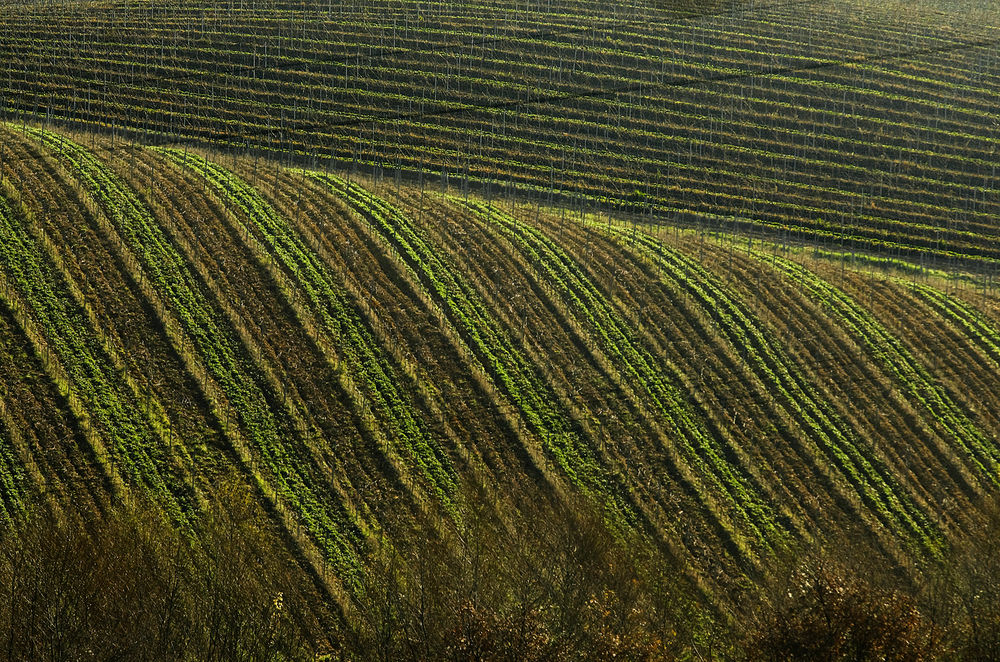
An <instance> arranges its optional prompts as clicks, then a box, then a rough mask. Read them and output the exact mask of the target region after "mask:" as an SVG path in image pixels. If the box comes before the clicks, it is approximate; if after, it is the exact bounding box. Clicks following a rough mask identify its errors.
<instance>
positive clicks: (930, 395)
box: [756, 253, 998, 482]
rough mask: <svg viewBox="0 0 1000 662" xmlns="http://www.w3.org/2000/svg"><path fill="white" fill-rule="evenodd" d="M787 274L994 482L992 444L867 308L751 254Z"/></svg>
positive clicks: (784, 264)
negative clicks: (833, 318) (824, 307)
mask: <svg viewBox="0 0 1000 662" xmlns="http://www.w3.org/2000/svg"><path fill="white" fill-rule="evenodd" d="M756 257H757V258H758V259H760V260H762V261H765V262H770V263H771V264H772V266H773V267H774V268H775V269H777V270H779V271H780V272H781V273H782V274H784V275H785V276H786V277H787V278H789V279H792V280H793V281H795V282H797V283H798V284H799V286H800V287H802V288H803V289H804V290H805V291H806V292H808V293H809V294H810V296H812V297H814V298H815V299H817V300H818V301H819V302H821V303H822V305H824V306H826V307H828V308H829V309H830V311H831V313H832V314H833V315H834V316H836V317H837V318H839V319H840V320H842V323H843V324H844V326H845V327H847V329H849V330H850V332H851V335H852V336H853V337H854V339H855V341H856V342H858V343H859V345H861V346H863V347H865V348H866V349H867V350H868V352H869V355H870V356H871V358H872V360H873V361H876V362H878V363H879V364H881V365H882V367H883V369H885V370H886V371H887V372H888V373H889V374H891V375H893V377H894V379H895V380H896V381H897V383H898V385H899V387H900V388H903V389H905V390H906V392H907V393H908V394H909V396H910V398H912V399H913V401H914V402H915V403H919V406H921V407H922V408H924V409H925V410H926V411H927V413H928V414H929V415H930V417H931V419H932V420H933V421H934V423H935V424H936V425H937V426H939V427H940V428H941V429H942V430H943V432H944V434H945V435H946V437H947V438H948V439H949V440H950V441H951V443H953V444H957V446H958V447H959V448H960V449H961V450H962V452H963V453H964V455H965V459H966V461H967V462H969V463H970V466H972V467H973V468H974V471H975V473H977V474H978V475H979V478H980V479H981V480H985V481H988V482H995V481H996V480H997V478H996V466H997V454H998V450H997V448H996V446H995V444H993V443H992V442H991V441H990V440H989V439H987V438H986V437H985V435H984V434H983V432H982V431H981V430H980V429H979V428H978V427H977V426H976V424H975V422H974V421H973V420H972V419H970V417H969V415H968V413H967V412H965V411H963V410H962V409H961V408H960V407H958V406H957V405H956V404H955V403H954V401H953V399H952V397H951V396H950V394H949V393H948V391H947V389H945V388H943V387H941V386H940V385H938V384H937V383H936V382H935V380H934V379H933V377H932V376H931V375H930V374H929V372H928V371H927V369H926V367H925V366H924V365H923V363H922V362H921V361H920V360H918V359H917V358H916V357H914V356H913V355H912V354H911V353H910V352H908V351H907V350H906V349H905V348H903V347H901V346H900V344H899V341H898V339H896V338H894V337H893V336H892V335H891V334H890V333H889V332H888V331H887V330H886V329H885V327H884V326H883V325H882V324H880V323H879V322H878V320H876V319H875V318H874V317H873V316H872V314H871V313H870V312H869V311H868V310H866V309H864V308H863V307H861V306H860V305H859V304H858V303H857V302H856V301H855V300H853V299H852V298H851V297H849V296H848V295H847V294H845V293H844V292H843V290H841V289H839V288H837V287H835V286H833V285H831V284H830V283H829V282H827V281H824V280H822V279H821V278H819V277H818V276H817V275H816V274H814V273H813V272H810V271H808V270H807V269H805V268H804V267H802V266H801V265H800V264H798V263H796V262H794V261H792V260H788V259H786V258H783V257H780V258H779V257H777V255H770V256H769V255H766V254H760V253H758V254H756Z"/></svg>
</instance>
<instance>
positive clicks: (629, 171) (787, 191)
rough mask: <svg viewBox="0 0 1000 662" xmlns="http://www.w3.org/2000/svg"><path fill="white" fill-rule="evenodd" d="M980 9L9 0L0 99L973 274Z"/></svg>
mask: <svg viewBox="0 0 1000 662" xmlns="http://www.w3.org/2000/svg"><path fill="white" fill-rule="evenodd" d="M960 17H961V18H960ZM975 19H976V16H975V14H973V13H971V12H955V13H954V15H949V14H945V13H943V12H940V11H935V10H934V9H933V8H932V7H927V6H922V5H919V4H916V5H913V4H903V3H900V4H894V3H888V4H886V5H884V6H881V5H880V6H871V5H869V4H867V3H861V2H852V1H851V0H817V1H808V0H801V1H793V2H774V3H763V2H758V1H757V0H755V1H754V2H751V3H748V4H726V3H716V4H707V5H706V4H697V8H696V9H692V8H691V7H688V6H686V5H676V6H671V5H670V3H669V2H667V3H651V2H640V1H638V0H630V1H629V2H622V3H612V4H611V5H610V6H609V7H605V6H604V5H603V4H599V3H592V2H590V0H547V1H545V2H531V1H529V2H525V3H521V2H512V1H506V0H505V1H503V2H499V3H480V2H469V3H461V4H459V3H447V2H444V3H427V2H422V1H420V0H376V1H372V0H352V1H350V2H337V3H332V2H323V1H322V0H311V1H308V2H295V3H277V2H263V1H261V0H246V1H242V2H239V3H236V2H231V3H228V4H226V3H222V4H219V3H214V4H213V3H210V4H201V3H197V2H188V1H187V0H184V1H180V0H177V1H176V2H149V3H114V2H109V3H90V2H86V3H71V2H67V3H59V4H56V5H54V6H50V5H48V4H45V5H35V4H27V5H26V6H22V7H18V6H16V5H14V6H13V7H12V8H11V9H10V10H9V11H5V12H4V16H3V18H2V20H0V62H2V63H3V65H0V115H3V116H4V117H6V118H7V119H8V120H11V121H20V120H23V119H25V118H26V119H27V120H28V121H31V120H36V121H45V122H61V123H68V124H71V125H73V126H76V127H78V128H88V129H94V130H99V131H102V132H105V133H109V134H112V135H115V136H129V137H132V138H136V139H139V140H140V141H141V142H143V143H144V144H152V143H157V144H172V143H178V142H184V143H188V142H193V143H196V144H202V145H214V146H217V147H218V146H225V147H226V148H227V149H229V150H235V151H238V152H244V153H253V154H255V155H257V156H260V157H266V156H271V157H274V158H280V159H284V160H286V161H287V160H291V161H293V162H295V163H297V164H299V165H306V166H308V167H312V168H314V169H323V170H325V169H327V168H334V169H336V170H338V171H344V170H347V171H350V172H354V173H365V174H367V175H373V176H376V177H379V176H381V175H383V174H386V173H389V174H393V175H396V176H404V177H406V178H408V179H413V178H415V177H419V176H422V175H427V176H428V177H435V178H440V179H441V180H442V182H451V183H452V184H457V185H458V186H461V187H463V188H473V189H476V190H479V191H480V192H481V191H483V190H485V189H487V188H490V187H493V188H497V187H499V188H503V189H507V190H510V191H511V194H513V195H521V196H523V195H525V194H531V195H536V196H542V197H544V198H545V199H547V200H548V201H549V202H550V203H553V202H556V201H558V202H559V203H560V204H562V205H563V206H567V207H570V208H573V209H591V210H599V211H602V212H604V211H611V212H617V213H630V214H635V215H640V216H648V217H649V218H650V219H654V220H655V221H656V222H669V223H674V224H678V223H680V224H684V225H687V226H692V225H709V226H713V227H716V228H720V227H724V226H727V225H728V226H733V227H739V228H743V229H745V230H748V231H754V232H757V233H765V234H768V235H770V236H773V237H779V238H782V239H784V238H792V239H796V240H798V239H802V240H815V241H820V242H824V243H833V244H836V245H837V246H838V247H839V248H841V249H843V250H848V251H850V250H858V251H864V252H876V253H880V254H882V255H884V256H886V257H889V256H893V257H900V256H903V257H908V258H910V259H912V260H914V261H916V262H917V263H919V264H921V265H922V266H925V267H928V268H948V267H950V266H952V265H954V264H955V263H956V262H963V263H965V264H966V266H975V267H976V268H977V269H978V270H979V271H980V272H984V273H988V274H989V275H990V276H991V277H992V276H993V275H994V270H995V261H996V259H997V258H1000V252H998V251H997V248H996V245H995V239H996V230H995V224H994V222H993V219H994V218H995V216H996V214H997V212H998V209H1000V196H998V194H997V169H996V168H997V167H996V159H995V151H996V147H997V141H998V140H1000V136H998V135H997V122H996V114H995V103H994V100H995V96H996V94H997V92H998V87H997V86H998V82H997V62H998V60H997V44H998V39H1000V37H998V32H997V29H996V28H995V27H993V25H994V24H995V23H996V21H995V20H994V19H995V17H993V16H991V15H989V14H987V15H986V16H985V17H984V20H982V21H976V20H975ZM973 21H975V22H974V23H973Z"/></svg>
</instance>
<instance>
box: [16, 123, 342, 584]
mask: <svg viewBox="0 0 1000 662" xmlns="http://www.w3.org/2000/svg"><path fill="white" fill-rule="evenodd" d="M29 133H30V135H32V136H33V137H35V138H36V139H37V140H38V141H40V142H41V143H43V144H45V145H46V146H47V147H49V148H50V149H51V150H53V151H54V152H56V153H58V154H59V156H60V157H61V158H62V159H64V160H65V161H66V162H67V164H68V166H69V167H70V168H71V169H72V171H73V172H74V174H75V175H76V177H78V178H79V180H80V181H81V183H82V185H83V186H84V188H85V189H86V190H87V191H88V192H89V193H90V194H91V195H92V196H93V197H94V198H95V200H96V201H97V203H98V204H99V205H100V207H101V208H102V209H103V211H104V213H105V214H106V215H107V217H108V218H109V219H110V220H111V222H112V223H113V225H114V228H115V230H116V231H117V233H118V235H119V236H120V237H121V240H122V242H123V250H128V251H131V252H132V254H134V255H135V256H136V257H137V259H138V261H139V264H140V265H141V269H142V270H143V273H144V274H145V276H146V277H147V278H148V280H149V281H150V282H151V284H152V286H153V287H154V289H155V291H156V292H158V294H159V295H160V296H161V297H162V298H163V300H164V301H165V302H166V304H167V306H168V307H169V308H170V309H171V311H172V312H173V313H174V314H175V315H176V317H177V318H179V320H180V323H181V324H182V326H183V328H184V331H185V332H186V334H187V337H188V338H189V339H190V342H191V343H192V345H193V348H194V350H195V352H196V353H197V355H198V356H199V357H200V358H201V360H202V361H203V366H204V367H203V369H204V370H205V372H206V374H207V375H210V376H211V378H212V379H213V380H215V382H216V383H217V384H218V385H219V386H220V387H221V390H222V392H223V393H224V395H225V397H226V399H227V400H228V403H229V405H230V406H231V407H232V409H233V410H235V412H236V414H237V416H238V418H239V422H240V424H241V427H242V429H243V430H244V431H245V433H246V435H247V436H248V437H249V438H250V439H251V440H252V442H253V445H254V450H255V452H256V456H257V457H259V459H260V461H261V462H262V464H263V465H264V466H265V467H266V468H267V476H266V479H265V480H269V481H271V483H272V484H273V486H274V489H275V490H276V492H277V493H278V494H279V495H280V497H281V499H283V500H284V501H285V502H287V503H289V504H291V505H292V507H293V508H294V509H295V511H296V512H297V513H299V516H300V517H301V518H302V520H303V521H304V524H305V527H306V529H307V530H308V531H310V533H311V534H312V535H313V537H314V538H315V539H316V541H317V542H318V544H319V545H320V547H321V548H322V549H323V550H324V552H325V554H326V555H327V556H328V557H329V559H330V560H331V561H332V562H333V563H334V564H335V565H336V566H337V567H338V568H339V570H340V573H341V576H342V578H344V579H346V580H348V581H349V580H350V578H351V576H352V574H353V572H354V568H356V566H355V563H356V561H354V560H353V559H354V558H355V554H356V550H355V545H356V540H355V534H354V533H353V531H352V527H353V524H352V523H351V518H350V516H349V515H348V514H347V513H346V512H344V511H343V506H342V505H341V506H340V507H339V508H338V506H337V504H330V503H328V502H327V501H326V500H325V499H324V494H323V492H324V491H323V488H322V486H320V485H316V484H314V483H313V480H312V477H311V475H310V472H309V470H308V467H306V466H303V465H304V464H305V463H304V462H303V459H302V458H298V457H291V456H290V455H289V454H288V447H289V444H288V443H287V442H286V441H284V439H283V436H284V435H285V434H287V433H288V430H287V428H285V427H284V426H283V421H282V414H281V412H280V409H279V410H278V411H276V409H277V407H273V406H272V403H271V402H269V399H270V398H269V393H267V390H266V387H264V386H262V384H261V380H260V377H259V375H258V374H257V371H256V370H255V369H254V368H253V367H252V365H251V362H250V360H249V357H247V356H246V352H245V349H244V348H243V347H242V346H241V345H240V343H239V341H238V336H237V334H236V333H235V331H234V330H233V329H231V328H228V326H227V325H226V324H225V322H224V319H223V318H222V315H221V314H220V312H219V311H218V310H217V308H216V307H215V306H214V305H213V303H212V301H211V300H210V298H209V297H208V296H207V295H206V293H205V292H204V290H203V287H202V286H201V284H200V283H199V281H198V279H197V277H196V275H195V274H194V273H193V272H192V271H191V267H190V265H189V264H188V263H187V261H186V260H185V258H184V257H183V256H182V255H181V254H180V253H179V252H178V250H177V248H176V247H175V246H174V244H173V243H172V242H171V241H170V240H169V238H168V237H167V236H166V234H165V233H164V230H163V228H162V227H161V226H160V225H159V223H158V222H157V220H156V219H155V218H154V217H153V215H152V213H151V212H150V210H149V209H148V207H147V206H146V205H145V204H144V203H143V202H142V201H140V200H139V199H138V198H137V197H136V195H135V193H134V192H133V191H132V190H131V189H130V188H129V187H127V186H126V185H124V184H123V183H122V182H121V181H120V180H119V178H118V177H117V175H116V174H115V173H114V172H113V171H111V170H110V168H108V167H107V165H106V164H104V163H102V162H101V161H100V160H99V159H97V158H96V157H94V156H93V155H92V154H91V153H90V152H88V151H87V150H86V149H85V148H83V147H82V146H80V145H78V144H76V143H74V142H72V141H70V140H68V139H67V138H65V137H63V136H60V135H57V134H53V133H51V132H48V131H44V130H37V129H33V130H31V131H29ZM220 404H221V403H220ZM219 415H220V417H221V416H223V413H222V412H221V411H220V412H219ZM230 439H234V437H233V436H232V435H231V436H230ZM234 450H236V451H237V452H239V449H238V448H237V449H234ZM242 459H243V461H244V462H245V463H246V464H250V458H246V457H244V458H242ZM249 468H250V467H248V469H249ZM254 471H256V467H254Z"/></svg>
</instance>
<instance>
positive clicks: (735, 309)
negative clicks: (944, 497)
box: [614, 228, 941, 552]
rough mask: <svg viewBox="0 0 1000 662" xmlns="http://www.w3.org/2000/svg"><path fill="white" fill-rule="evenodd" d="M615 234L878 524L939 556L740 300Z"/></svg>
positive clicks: (648, 243)
mask: <svg viewBox="0 0 1000 662" xmlns="http://www.w3.org/2000/svg"><path fill="white" fill-rule="evenodd" d="M614 231H615V232H616V234H617V235H618V237H619V238H620V239H621V240H623V241H625V242H627V243H630V244H633V245H635V246H637V249H638V250H640V251H642V252H643V253H645V254H646V255H647V256H649V257H652V258H653V259H654V261H655V263H656V264H657V265H658V266H659V267H660V268H661V272H662V273H663V274H664V276H665V277H666V278H667V279H669V280H670V281H671V282H672V283H674V284H675V286H676V287H678V288H679V289H680V290H681V291H684V292H687V293H688V294H689V295H690V296H691V297H692V298H693V299H694V300H695V301H696V302H697V303H698V304H699V305H700V306H702V308H703V309H704V310H705V311H706V313H707V314H708V315H709V317H710V318H711V319H714V320H715V321H716V323H717V328H718V330H719V331H720V332H721V333H722V335H723V336H724V337H725V338H726V340H727V341H728V342H730V343H731V344H732V345H733V347H735V348H736V349H737V350H738V352H739V353H740V354H741V355H742V356H743V357H744V360H745V362H746V364H747V366H748V367H749V368H750V370H751V371H752V372H753V373H754V374H755V375H756V376H757V377H758V378H759V379H760V380H761V382H762V383H763V384H764V385H765V386H766V387H767V388H768V389H769V391H770V392H771V393H772V394H773V395H774V397H775V400H776V401H777V402H778V403H780V406H781V407H782V408H784V409H785V410H786V411H788V412H789V413H791V414H792V416H793V417H794V419H795V420H797V421H798V423H799V424H800V426H801V428H802V430H803V431H804V432H805V433H806V434H807V435H808V436H809V437H810V438H811V439H812V440H813V441H814V442H815V443H816V445H817V447H818V448H819V449H820V451H821V452H822V453H823V455H824V457H825V458H826V460H827V461H828V462H829V463H831V464H832V465H833V466H835V467H836V468H837V470H838V471H839V472H840V473H841V474H842V476H843V477H844V479H845V480H846V481H847V482H848V483H849V484H850V485H851V486H852V488H853V489H854V490H855V491H856V492H857V494H858V496H859V497H860V498H861V499H862V500H863V502H864V503H865V504H866V505H868V507H869V508H871V509H872V510H873V511H874V512H875V513H876V515H877V516H878V517H879V519H880V520H882V521H883V522H884V523H885V524H887V525H888V526H889V527H890V528H891V529H892V530H893V531H894V532H895V533H897V534H898V535H902V536H904V537H906V538H908V539H911V540H914V541H916V542H917V543H918V544H919V545H920V546H921V547H923V548H924V549H925V550H928V551H931V552H936V551H937V550H939V548H940V544H941V539H940V536H939V533H938V532H937V531H936V530H935V528H934V527H933V525H932V523H931V522H929V521H928V519H927V517H926V515H925V513H923V512H922V511H920V509H919V508H918V507H917V506H916V505H915V504H914V503H913V501H912V500H911V499H910V497H909V496H908V495H907V494H906V493H905V491H904V489H903V487H902V486H901V485H900V484H899V482H898V481H897V480H896V479H895V478H894V476H893V472H892V471H891V469H890V468H889V467H887V466H885V464H884V462H882V461H881V460H880V459H879V458H878V457H877V456H876V455H875V454H874V453H873V452H872V449H870V448H868V447H867V444H865V443H864V441H863V440H862V439H860V438H858V436H857V434H856V433H855V432H854V431H853V430H851V428H850V426H849V425H848V424H847V423H845V422H844V421H843V420H842V419H841V418H840V416H839V415H838V414H837V412H836V410H834V408H833V407H832V406H831V405H830V403H828V402H826V401H825V400H823V399H822V398H821V396H820V395H819V394H818V393H816V392H815V389H814V387H813V386H812V385H811V384H810V383H809V381H808V379H807V378H806V377H805V376H804V375H803V374H801V372H799V371H798V370H796V369H795V364H794V361H793V360H792V359H791V358H790V357H789V356H788V354H787V352H786V351H785V349H784V348H783V346H782V344H781V343H780V342H779V340H778V339H777V338H776V337H774V336H773V335H772V334H771V333H768V331H767V329H766V328H765V327H764V326H763V325H762V324H761V322H760V320H758V319H756V316H755V314H754V313H753V311H752V310H750V308H749V307H748V306H747V305H746V304H745V303H744V302H742V301H741V300H740V298H739V297H736V296H733V295H731V293H730V292H728V291H727V289H726V288H725V286H724V285H723V284H722V283H721V282H720V281H719V279H718V277H717V276H715V275H714V274H712V273H711V272H709V271H708V270H707V269H705V268H704V267H703V266H702V265H701V264H700V263H699V262H698V261H696V260H694V259H692V258H690V257H688V256H686V255H684V254H683V253H681V252H679V251H676V250H672V249H670V248H668V247H666V246H664V245H663V243H662V242H660V241H657V240H656V239H655V238H653V237H651V236H649V235H648V234H646V233H637V232H631V231H627V230H625V229H623V228H616V229H615V230H614Z"/></svg>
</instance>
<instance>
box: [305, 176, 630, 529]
mask: <svg viewBox="0 0 1000 662" xmlns="http://www.w3.org/2000/svg"><path fill="white" fill-rule="evenodd" d="M307 175H308V176H310V177H312V178H314V179H316V180H318V181H320V182H322V183H323V184H324V185H325V186H327V187H329V188H330V190H331V191H333V192H335V193H336V194H337V195H339V196H341V197H342V198H343V199H344V200H345V201H346V202H348V203H349V204H350V205H351V206H352V207H353V208H354V209H356V210H357V211H358V212H359V213H361V214H363V215H364V217H365V218H366V219H367V220H368V221H369V223H370V224H371V225H372V227H373V228H374V230H375V231H376V232H378V233H379V234H380V235H381V236H382V238H383V241H385V242H387V243H388V244H389V245H390V246H392V247H393V250H395V251H396V252H397V253H398V254H399V256H400V257H401V258H402V260H403V261H404V262H405V263H406V265H407V268H408V269H409V270H410V271H411V273H412V274H413V278H414V280H415V281H416V282H419V283H420V284H421V286H422V287H424V288H426V290H427V291H428V292H429V294H430V296H431V297H432V298H433V300H435V301H437V302H438V303H439V305H440V306H441V307H442V309H443V310H444V312H445V314H446V316H447V319H448V321H449V322H450V323H451V325H453V326H454V328H455V329H457V331H458V333H459V335H460V336H461V338H462V339H463V341H464V342H465V343H466V345H467V346H468V347H469V348H470V349H471V351H472V353H473V355H474V356H475V358H476V360H477V361H478V362H479V363H480V365H482V366H483V367H484V368H485V370H486V372H487V374H488V375H489V376H490V378H491V379H492V381H493V383H494V384H495V385H496V386H497V387H498V388H499V389H500V391H501V392H502V393H503V394H504V395H505V396H506V397H507V398H508V399H509V400H510V401H511V402H512V403H513V404H514V406H515V407H516V408H517V409H518V411H519V412H520V415H521V417H523V419H524V421H525V422H526V424H527V426H528V428H529V429H530V430H531V431H532V432H533V433H534V434H537V435H538V437H540V438H541V441H542V447H543V448H544V450H545V451H546V453H547V454H548V455H549V457H550V459H551V460H553V461H554V462H555V464H556V465H557V466H558V467H559V469H560V470H561V471H562V472H563V473H564V474H565V475H566V476H567V477H568V478H569V480H570V481H571V482H572V483H573V484H575V485H576V486H577V487H579V488H581V489H583V490H585V491H587V492H589V493H591V494H592V495H593V496H595V497H599V498H601V499H608V500H609V503H610V504H611V505H613V507H614V509H615V510H616V511H617V516H619V517H626V518H628V517H631V516H632V514H631V513H630V510H631V508H630V506H629V505H628V504H627V503H625V502H624V501H623V496H624V495H623V494H622V493H621V491H620V490H619V489H618V487H619V486H616V485H615V484H614V479H613V478H612V477H611V476H610V475H609V474H608V472H607V470H606V469H605V468H604V467H603V466H602V464H601V461H600V458H599V457H598V456H597V454H596V452H595V449H593V448H592V447H591V446H590V445H589V444H588V443H587V442H586V440H585V439H584V438H583V437H582V436H581V433H580V430H579V429H578V428H577V427H576V425H575V424H574V423H572V422H571V421H570V420H569V418H568V417H567V414H566V412H565V410H564V409H563V407H562V406H561V405H560V403H559V399H558V397H557V396H556V394H555V393H554V392H553V391H552V389H551V387H550V386H549V385H548V384H547V383H545V381H544V380H542V379H540V377H539V375H538V374H537V370H536V369H535V367H534V366H533V365H532V364H531V361H529V360H528V359H527V358H526V357H525V355H524V352H523V350H522V349H520V348H519V347H518V345H517V342H516V341H515V340H514V339H513V338H512V337H511V336H510V334H509V333H508V332H507V331H506V330H505V329H504V328H503V326H502V325H501V324H500V323H499V322H498V320H497V319H496V318H495V317H494V315H493V314H492V313H491V312H490V310H489V308H488V307H487V306H486V305H485V303H484V302H483V301H482V299H481V297H480V296H479V294H478V293H477V291H476V289H475V288H474V287H473V286H472V285H471V284H470V283H469V282H467V281H466V279H465V278H463V276H462V275H461V274H460V273H459V272H458V271H457V270H456V269H455V268H454V266H453V265H451V264H449V262H448V260H447V258H446V257H445V256H443V255H441V253H440V251H438V250H435V248H434V247H433V246H431V245H430V244H429V243H428V242H427V241H426V239H425V238H424V237H423V236H422V235H421V232H420V231H419V230H418V229H417V228H416V227H415V226H414V224H413V222H412V220H411V219H410V218H409V217H408V216H407V215H405V214H404V213H403V212H402V211H400V210H399V209H397V208H395V207H393V206H392V205H390V204H389V203H388V202H386V201H385V200H383V199H382V198H380V197H378V196H375V195H374V194H372V193H371V192H369V191H368V190H366V189H364V188H362V187H361V186H358V185H357V184H354V183H352V182H349V181H347V180H344V179H341V178H339V177H336V176H333V175H326V174H323V173H319V172H307Z"/></svg>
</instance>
